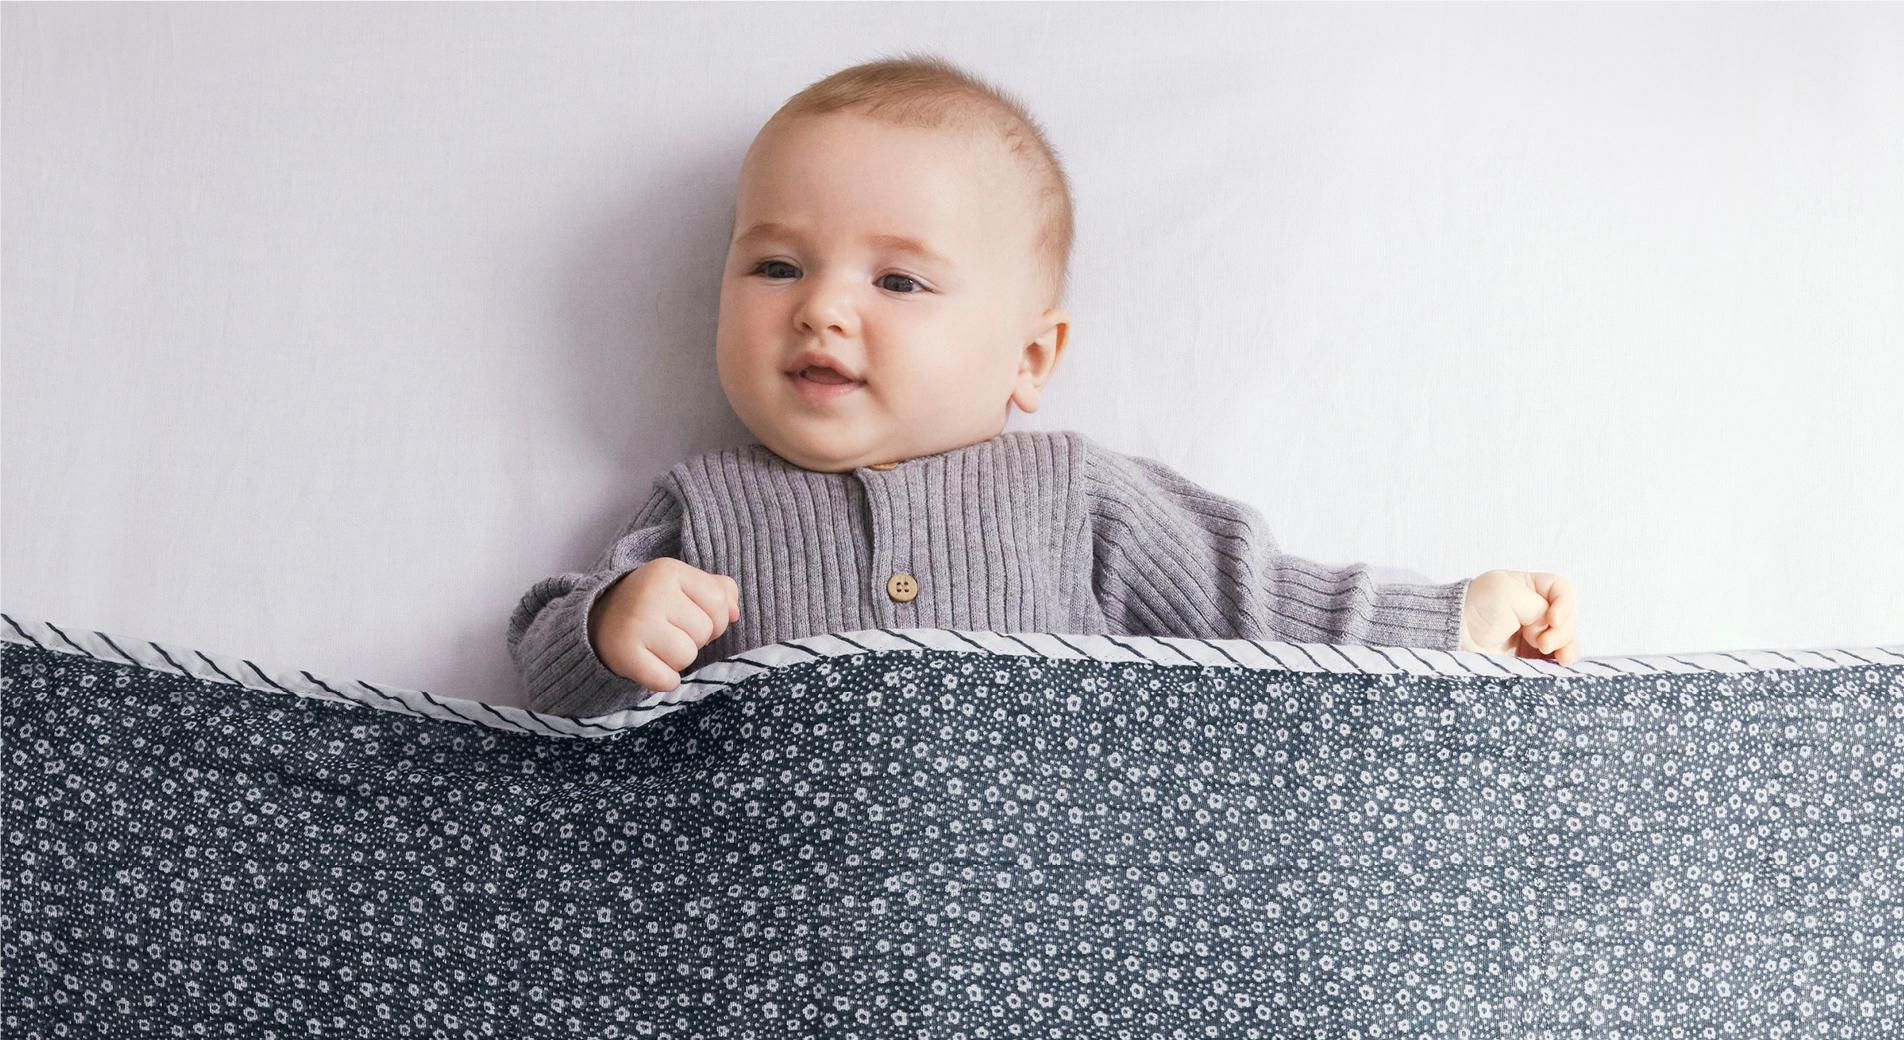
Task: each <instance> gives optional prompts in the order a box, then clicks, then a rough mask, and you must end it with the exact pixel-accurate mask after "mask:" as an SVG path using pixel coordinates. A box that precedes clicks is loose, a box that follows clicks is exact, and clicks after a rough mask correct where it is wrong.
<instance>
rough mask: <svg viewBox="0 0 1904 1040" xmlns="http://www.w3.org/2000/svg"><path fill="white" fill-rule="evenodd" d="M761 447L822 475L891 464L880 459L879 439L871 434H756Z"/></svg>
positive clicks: (848, 431)
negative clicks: (886, 463) (872, 465)
mask: <svg viewBox="0 0 1904 1040" xmlns="http://www.w3.org/2000/svg"><path fill="white" fill-rule="evenodd" d="M755 436H757V437H759V438H760V443H762V444H764V445H766V446H767V449H768V450H769V451H771V452H773V453H774V454H775V455H778V456H780V457H781V458H783V459H786V460H787V461H788V462H791V463H793V464H794V465H796V466H798V467H800V468H801V469H810V470H814V471H816V472H820V473H846V472H849V471H851V470H855V469H858V468H859V467H861V466H869V465H871V464H873V463H875V462H886V461H888V460H887V459H886V458H885V457H884V456H882V455H880V454H879V452H880V446H879V444H878V442H877V438H875V437H874V436H872V435H871V434H870V433H868V432H864V431H855V430H851V429H837V428H834V429H826V430H815V431H798V432H795V431H789V430H785V429H780V430H767V431H758V430H757V431H755Z"/></svg>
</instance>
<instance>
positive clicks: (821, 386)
mask: <svg viewBox="0 0 1904 1040" xmlns="http://www.w3.org/2000/svg"><path fill="white" fill-rule="evenodd" d="M787 378H788V379H791V380H793V388H794V389H795V390H797V391H799V393H800V396H801V397H804V398H806V399H807V400H808V401H811V402H813V403H814V404H825V403H826V402H828V401H832V400H835V399H837V398H841V397H844V396H846V395H847V394H850V393H853V392H854V391H856V390H858V389H860V388H861V387H863V386H865V385H866V383H865V382H864V381H861V382H857V383H816V382H814V381H813V380H811V379H806V378H803V377H802V376H801V375H800V373H798V372H789V373H787Z"/></svg>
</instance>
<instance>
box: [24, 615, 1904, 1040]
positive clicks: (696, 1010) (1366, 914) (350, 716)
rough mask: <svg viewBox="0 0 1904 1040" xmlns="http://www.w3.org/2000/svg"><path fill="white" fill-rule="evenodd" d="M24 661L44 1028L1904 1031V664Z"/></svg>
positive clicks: (1117, 641) (773, 657) (121, 645)
mask: <svg viewBox="0 0 1904 1040" xmlns="http://www.w3.org/2000/svg"><path fill="white" fill-rule="evenodd" d="M5 621H6V624H5V626H4V627H5V636H6V639H7V641H6V642H5V643H4V644H0V645H4V653H5V667H4V680H0V696H3V700H0V708H3V713H0V714H3V719H0V721H3V723H4V726H3V732H0V735H3V736H4V741H5V743H4V748H3V749H0V755H3V756H4V760H5V777H4V804H5V821H4V829H3V832H0V849H3V853H4V858H5V866H4V871H0V886H4V887H3V888H0V896H3V899H0V925H4V932H5V935H4V964H3V967H4V980H3V984H0V1034H4V1035H5V1036H7V1037H21V1038H27V1037H54V1036H67V1037H129V1036H186V1037H194V1036H201V1035H202V1036H221V1037H222V1036H239V1037H285V1038H289V1037H311V1036H340V1037H472V1038H475V1037H541V1036H549V1037H557V1036H560V1037H570V1036H588V1037H648V1036H655V1037H678V1038H689V1037H790V1036H816V1035H824V1036H840V1037H875V1036H879V1037H886V1036H906V1037H913V1036H921V1037H973V1038H977V1037H1013V1036H1024V1037H1152V1036H1169V1037H1232V1036H1233V1037H1296V1036H1300V1037H1344V1038H1347V1037H1395V1036H1405V1035H1423V1034H1427V1035H1436V1036H1483V1035H1485V1036H1515V1037H1520V1036H1581V1037H1601V1036H1605V1037H1615V1036H1618V1037H1662V1038H1663V1037H1720V1036H1753V1037H1769V1036H1797V1035H1804V1036H1832V1037H1841V1036H1842V1037H1880V1036H1899V1035H1904V1006H1900V999H1901V997H1904V902H1901V900H1900V895H1901V891H1900V883H1901V882H1904V878H1901V877H1900V864H1901V863H1904V822H1901V821H1900V815H1901V814H1900V810H1899V805H1900V801H1899V795H1900V790H1901V786H1900V785H1904V656H1900V655H1899V653H1898V652H1897V651H1899V650H1900V649H1904V648H1897V647H1893V648H1875V647H1865V648H1850V649H1831V650H1824V651H1788V652H1786V653H1782V654H1781V653H1772V652H1765V651H1757V652H1750V653H1738V654H1702V655H1691V656H1679V657H1645V658H1637V659H1633V658H1617V659H1613V658H1599V659H1589V660H1587V661H1583V662H1580V663H1579V664H1576V665H1575V666H1573V667H1571V668H1561V667H1558V666H1556V665H1553V664H1550V663H1546V662H1527V661H1516V660H1509V659H1498V658H1489V657H1484V656H1482V655H1477V654H1455V655H1449V654H1445V653H1435V652H1430V651H1419V652H1411V651H1406V650H1398V649H1393V648H1371V647H1325V646H1319V645H1313V644H1300V645H1299V644H1288V643H1250V642H1207V641H1200V640H1156V639H1141V638H1126V637H1117V638H1110V637H1080V636H1054V635H1049V634H1044V635H1030V634H1022V633H1021V634H1017V635H998V634H993V633H972V632H967V633H954V632H949V631H944V630H921V631H905V632H858V633H846V634H843V635H840V636H822V637H814V638H812V639H804V640H799V641H797V642H792V643H785V644H777V645H775V646H772V647H765V648H761V649H758V650H755V651H750V652H749V653H748V654H745V655H742V656H741V657H740V658H736V659H730V660H729V661H726V662H722V663H720V664H716V665H712V666H709V667H708V668H706V669H703V670H702V671H701V672H699V673H697V674H696V675H695V676H693V677H692V678H693V679H694V682H692V683H690V684H688V685H687V686H685V687H684V688H683V689H682V690H680V691H677V692H676V693H674V694H670V695H667V696H665V697H663V698H662V699H661V701H662V703H659V704H657V705H654V706H650V707H646V708H643V709H638V710H632V711H629V712H624V713H621V714H619V715H615V716H606V717H603V718H599V719H593V720H581V721H578V720H571V719H561V718H554V717H550V716H541V715H535V714H532V713H529V712H524V711H520V710H518V709H514V708H496V707H493V706H485V705H479V704H476V703H474V702H471V701H465V700H456V699H451V698H446V697H441V696H437V695H433V694H429V693H425V692H422V691H411V690H395V689H390V688H386V687H382V686H379V685H373V684H370V683H363V682H344V681H339V680H336V679H326V678H320V677H318V676H313V675H310V674H309V673H307V672H277V673H272V672H268V671H267V670H265V669H262V668H259V667H257V666H256V665H253V664H252V663H251V662H249V661H245V660H243V659H240V658H230V657H222V656H220V655H216V654H205V653H201V652H198V651H193V650H187V649H182V648H178V647H171V646H159V645H157V644H151V643H136V642H134V641H132V640H128V639H124V638H120V637H108V636H105V635H103V634H100V633H80V632H78V631H76V630H74V629H72V628H70V627H68V626H54V625H51V624H43V623H32V622H27V621H23V620H19V619H16V618H6V619H5Z"/></svg>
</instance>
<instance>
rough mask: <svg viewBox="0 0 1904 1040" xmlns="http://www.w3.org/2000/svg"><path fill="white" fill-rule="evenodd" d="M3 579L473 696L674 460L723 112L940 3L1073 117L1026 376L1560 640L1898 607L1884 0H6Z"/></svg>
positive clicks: (1890, 139) (1813, 629) (1837, 617)
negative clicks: (550, 580) (1039, 371)
mask: <svg viewBox="0 0 1904 1040" xmlns="http://www.w3.org/2000/svg"><path fill="white" fill-rule="evenodd" d="M0 20H3V22H4V25H3V28H4V33H3V34H0V36H3V37H4V42H3V44H0V47H3V51H0V59H3V62H4V64H3V70H4V99H3V104H4V123H3V127H4V149H3V151H4V161H3V167H0V192H3V194H0V206H3V207H4V220H3V221H0V225H3V228H4V256H3V262H0V295H3V297H4V308H3V315H4V320H3V327H0V340H3V346H4V356H3V360H4V370H3V376H4V417H3V422H4V426H3V430H0V432H3V435H4V451H3V455H0V463H3V466H4V472H3V483H0V487H3V489H4V495H5V498H4V527H3V529H0V534H3V535H4V552H3V554H0V567H3V568H4V570H3V572H0V580H3V581H4V591H3V596H4V599H3V600H0V602H3V603H4V607H5V609H6V610H7V611H8V612H9V613H11V614H14V615H18V616H22V617H25V618H30V619H33V620H36V621H37V620H50V621H53V622H55V623H58V624H62V625H71V626H75V627H78V628H83V629H97V630H102V631H104V632H106V633H108V634H109V635H122V636H126V637H129V638H144V639H154V640H158V641H160V642H165V643H175V644H180V645H185V646H195V647H203V648H206V649H208V650H213V651H217V652H222V653H230V654H234V655H241V656H244V657H249V658H252V659H254V660H259V661H268V662H273V663H275V664H278V665H283V666H296V667H303V668H310V669H312V670H315V671H318V672H321V673H329V674H340V675H356V676H365V677H373V678H375V677H381V678H382V679H384V680H386V681H388V682H390V683H392V684H395V685H400V686H406V687H420V688H425V689H430V690H435V691H441V692H444V693H448V694H452V695H455V696H466V697H474V698H478V699H486V700H491V701H496V702H502V703H517V702H518V691H517V690H516V688H515V677H514V675H513V672H512V671H511V668H510V664H509V661H508V658H507V655H506V654H505V651H504V645H503V634H504V626H505V623H506V621H507V618H508V615H509V612H510V610H511V609H512V608H513V607H514V605H515V602H516V599H517V597H518V596H520V595H521V594H522V592H524V591H525V590H526V589H527V588H528V587H529V585H530V584H532V583H533V582H534V581H535V580H536V579H538V578H540V577H542V576H543V575H545V574H549V573H553V572H557V571H562V570H571V569H580V568H582V567H584V566H585V565H586V564H587V563H588V562H590V561H591V560H592V559H593V558H594V556H595V555H596V553H597V552H599V551H600V549H601V548H602V546H603V545H604V544H605V542H606V541H607V539H608V538H609V537H610V536H611V535H612V534H613V533H614V531H615V530H616V528H617V527H618V526H619V525H620V523H621V522H622V521H623V519H624V518H625V517H626V516H627V514H628V513H629V512H630V511H631V510H633V509H634V508H635V507H636V506H638V505H639V504H640V503H641V501H642V500H643V497H644V496H645V494H646V493H647V488H648V484H649V482H650V481H651V480H652V479H653V478H654V476H655V475H656V474H658V473H659V472H661V471H662V470H664V469H665V468H666V467H667V466H668V465H670V464H672V463H673V462H674V461H676V460H678V459H680V458H682V457H684V456H686V455H688V454H692V453H694V452H699V451H704V450H708V449H711V448H715V447H719V446H723V445H727V444H732V443H737V442H739V441H740V440H742V439H743V438H744V437H745V436H746V434H745V430H744V429H743V428H742V427H741V426H740V425H739V423H738V422H737V421H736V420H735V419H734V418H733V416H732V414H731V413H730V412H729V410H728V409H727V406H726V404H725V402H724V400H723V398H722V396H721V393H720V389H719V386H718V384H717V382H716V379H715V374H714V370H713V366H712V360H711V357H710V350H711V344H712V342H713V335H714V325H715V316H716V304H717V299H718V290H719V280H720V266H721V261H722V257H723V254H724V250H725V242H724V237H723V236H724V232H725V231H726V219H727V211H728V206H729V204H730V203H731V201H732V195H731V193H732V188H733V183H734V177H735V173H736V168H737V165H738V163H739V160H740V157H741V155H742V153H743V152H744V150H745V149H746V147H747V144H748V142H749V140H750V139H751V137H752V135H753V133H754V131H755V130H756V129H757V128H758V126H759V124H760V123H761V121H762V120H764V119H765V118H766V117H767V116H768V115H769V114H770V113H771V112H772V111H773V110H774V109H775V108H776V107H777V106H778V105H779V104H780V103H781V102H782V101H783V100H784V99H785V98H786V97H788V96H789V95H791V94H792V93H794V92H795V91H797V90H798V89H800V88H801V87H803V86H805V85H806V84H807V83H809V82H811V81H813V80H815V79H817V78H819V77H821V76H823V75H825V74H826V73H828V72H831V71H834V70H835V69H838V68H841V67H844V66H846V65H849V64H852V63H854V62H857V61H863V60H867V59H870V58H874V57H879V56H883V55H889V54H895V53H898V52H902V51H911V50H930V51H934V52H937V53H941V54H943V55H945V56H947V57H949V58H951V59H953V60H955V61H958V62H960V63H961V64H963V65H965V66H966V67H968V68H971V69H972V70H973V71H975V72H977V73H979V74H980V75H982V76H986V77H988V78H990V79H992V80H993V81H995V82H997V83H999V84H1000V85H1002V86H1004V87H1005V88H1006V89H1008V90H1011V91H1013V92H1014V93H1016V94H1017V95H1018V96H1020V97H1022V98H1023V99H1024V100H1025V101H1026V102H1027V103H1028V104H1029V105H1030V107H1031V108H1032V110H1033V111H1034V113H1035V114H1036V115H1037V117H1038V118H1039V119H1040V120H1041V122H1042V123H1043V125H1044V126H1045V127H1046V129H1047V131H1048V132H1049V134H1050V136H1051V138H1052V140H1053V141H1054V143H1055V145H1056V147H1057V148H1058V149H1059V150H1060V152H1061V154H1062V156H1063V159H1064V161H1065V162H1066V163H1067V164H1068V168H1069V171H1070V175H1071V178H1072V182H1073V185H1074V188H1075V193H1076V203H1077V216H1078V237H1077V247H1076V254H1075V260H1074V281H1073V290H1074V291H1073V293H1072V296H1071V299H1070V301H1069V303H1070V305H1071V306H1072V308H1073V309H1074V311H1075V312H1076V324H1075V326H1074V328H1073V334H1072V339H1071V341H1070V345H1069V348H1068V351H1067V353H1066V355H1065V357H1064V360H1063V364H1062V366H1061V368H1060V371H1059V374H1058V376H1057V379H1056V380H1055V382H1054V384H1053V386H1052V388H1051V393H1050V398H1049V404H1048V407H1047V408H1046V409H1044V410H1043V411H1041V412H1039V413H1037V414H1036V415H1033V416H1019V417H1015V418H1014V421H1013V428H1018V429H1024V428H1050V429H1056V428H1073V429H1078V430H1082V431H1084V432H1086V433H1088V434H1090V435H1092V436H1095V437H1097V438H1099V439H1100V440H1102V441H1104V442H1105V443H1107V444H1109V445H1111V446H1112V447H1115V448H1118V449H1120V450H1124V451H1129V452H1133V453H1136V454H1141V455H1149V456H1152V457H1155V458H1159V459H1162V460H1164V461H1166V462H1169V463H1171V464H1172V465H1175V466H1177V467H1178V468H1180V469H1181V470H1183V471H1184V472H1185V473H1187V474H1188V475H1190V476H1191V477H1192V478H1193V479H1196V480H1198V481H1200V482H1202V483H1204V484H1205V485H1207V486H1209V487H1211V488H1213V489H1216V490H1219V491H1222V492H1224V493H1226V494H1231V495H1233V496H1235V497H1239V498H1243V499H1245V500H1248V501H1251V502H1253V503H1254V504H1256V505H1257V506H1258V507H1259V508H1261V509H1262V510H1263V512H1264V514H1265V515H1266V516H1267V517H1268V519H1269V522H1270V524H1271V527H1272V529H1273V531H1274V532H1275V534H1276V535H1277V537H1278V538H1279V539H1280V540H1281V542H1282V544H1283V545H1284V546H1285V548H1287V549H1288V550H1289V551H1291V552H1295V553H1298V554H1299V555H1303V556H1307V557H1309V558H1312V559H1317V560H1323V561H1328V562H1344V561H1349V560H1364V561H1368V562H1371V563H1375V564H1377V565H1380V566H1383V567H1385V568H1406V569H1408V570H1410V571H1412V572H1414V573H1416V574H1419V575H1422V576H1425V577H1427V578H1431V579H1433V580H1437V581H1448V580H1453V579H1456V578H1459V577H1465V576H1470V575H1473V574H1476V573H1479V572H1481V571H1483V570H1486V569H1488V568H1492V567H1512V568H1522V569H1530V570H1534V569H1539V570H1552V571H1557V572H1560V573H1563V574H1565V575H1567V576H1568V577H1570V578H1571V579H1573V581H1574V582H1575V583H1576V585H1577V586H1578V588H1579V590H1580V595H1581V615H1580V635H1581V638H1582V640H1583V644H1584V646H1585V649H1586V650H1587V652H1588V653H1589V654H1590V655H1613V654H1629V653H1635V654H1638V653H1672V652H1678V651H1692V650H1721V649H1736V648H1774V647H1795V648H1802V647H1808V646H1825V645H1840V646H1847V645H1848V646H1856V645H1876V644H1886V643H1895V642H1898V641H1899V640H1900V639H1904V593H1900V589H1904V553H1900V551H1899V548H1898V537H1897V533H1898V531H1899V530H1901V529H1904V477H1900V474H1901V473H1904V466H1900V464H1899V463H1900V454H1901V453H1900V448H1904V424H1901V421H1900V418H1899V413H1900V409H1899V407H1898V395H1899V387H1900V385H1901V384H1904V379H1900V377H1904V351H1901V350H1900V346H1901V345H1904V62H1900V61H1898V60H1897V56H1898V55H1899V54H1900V53H1904V7H1900V6H1898V5H1833V6H1825V5H1816V6H1814V5H1793V6H1756V5H1754V6H1720V5H1686V6H1680V5H1672V6H1665V5H1661V6H1654V5H1605V6H1571V5H1567V6H1563V5H1545V4H1530V5H1511V6H1506V5H1502V6H1497V5H1476V6H1466V5H1462V6H1441V5H1432V4H1410V5H1402V6H1378V5H1339V6H1336V5H1331V6H1282V5H1195V4H1152V5H1113V4H1101V5H1100V4H1069V3H1066V4H1050V5H1044V4H1031V5H1007V4H971V5H937V4H890V5H886V4H839V5H794V4H786V5H782V4H765V5H751V4H708V5H671V4H670V5H663V4H654V5H649V4H629V5H502V4H496V5H476V4H470V5H448V4H445V5H434V4H429V5H242V6H240V5H231V6H227V5H209V4H208V5H166V4H142V5H91V4H85V5H55V4H10V5H7V6H6V7H5V8H4V12H3V13H0Z"/></svg>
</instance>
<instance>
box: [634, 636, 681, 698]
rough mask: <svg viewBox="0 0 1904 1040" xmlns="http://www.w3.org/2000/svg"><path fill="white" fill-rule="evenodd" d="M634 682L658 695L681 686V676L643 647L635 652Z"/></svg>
mask: <svg viewBox="0 0 1904 1040" xmlns="http://www.w3.org/2000/svg"><path fill="white" fill-rule="evenodd" d="M630 670H631V671H633V672H634V680H635V681H636V682H638V683H640V684H641V685H643V686H646V687H647V688H648V689H650V690H653V691H655V692H657V693H667V692H668V691H669V690H672V689H674V688H675V687H677V686H679V685H681V674H680V673H679V672H676V671H675V670H674V669H672V668H669V667H668V666H667V664H665V663H664V662H663V661H662V660H661V658H659V657H656V656H655V655H654V651H652V650H649V649H648V648H647V647H645V646H644V647H642V648H640V649H638V650H636V651H635V663H634V667H633V668H632V669H630Z"/></svg>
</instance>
